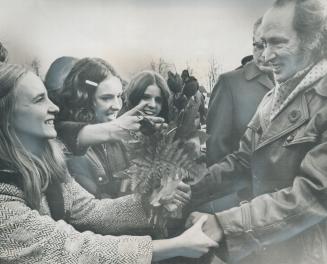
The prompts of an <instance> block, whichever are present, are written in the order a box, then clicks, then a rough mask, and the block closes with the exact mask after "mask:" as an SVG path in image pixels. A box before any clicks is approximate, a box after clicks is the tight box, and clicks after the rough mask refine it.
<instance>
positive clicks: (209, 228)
mask: <svg viewBox="0 0 327 264" xmlns="http://www.w3.org/2000/svg"><path fill="white" fill-rule="evenodd" d="M203 216H206V217H207V220H206V221H205V222H204V223H203V225H202V230H203V232H204V233H205V234H206V235H207V236H208V237H210V238H211V239H212V240H214V241H216V242H217V243H218V242H220V241H221V240H222V239H223V237H224V233H223V229H222V227H221V226H220V224H219V221H218V219H217V216H216V215H214V214H206V213H199V212H193V213H191V214H190V216H189V217H188V218H187V220H186V223H185V227H186V228H189V227H191V226H192V225H194V224H195V223H196V222H198V221H199V219H200V218H201V217H203Z"/></svg>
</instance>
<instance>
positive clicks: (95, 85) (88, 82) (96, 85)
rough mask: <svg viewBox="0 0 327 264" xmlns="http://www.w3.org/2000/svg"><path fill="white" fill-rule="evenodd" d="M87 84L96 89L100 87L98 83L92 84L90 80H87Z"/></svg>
mask: <svg viewBox="0 0 327 264" xmlns="http://www.w3.org/2000/svg"><path fill="white" fill-rule="evenodd" d="M85 83H86V84H89V85H92V86H94V87H98V84H97V83H96V82H92V81H89V80H85Z"/></svg>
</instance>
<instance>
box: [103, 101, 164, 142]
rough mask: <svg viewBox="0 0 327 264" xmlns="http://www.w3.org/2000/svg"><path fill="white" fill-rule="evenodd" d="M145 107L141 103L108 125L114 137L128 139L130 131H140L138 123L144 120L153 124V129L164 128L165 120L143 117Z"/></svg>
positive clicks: (155, 117)
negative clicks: (113, 132)
mask: <svg viewBox="0 0 327 264" xmlns="http://www.w3.org/2000/svg"><path fill="white" fill-rule="evenodd" d="M145 105H146V103H145V102H144V103H141V104H139V105H137V106H135V107H134V108H132V109H131V110H129V111H128V112H126V113H124V114H123V115H122V116H120V117H118V118H117V119H115V120H113V121H111V122H109V123H108V124H110V126H111V127H113V130H114V131H115V134H116V136H117V135H118V137H120V138H122V139H128V138H130V131H133V132H138V131H140V128H141V123H140V122H141V121H142V120H144V119H145V118H146V119H148V120H149V121H150V122H151V124H153V128H154V129H161V128H163V127H166V124H165V123H164V122H165V120H164V119H163V118H161V117H157V116H145V115H143V114H142V110H143V108H144V106H145Z"/></svg>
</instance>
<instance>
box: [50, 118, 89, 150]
mask: <svg viewBox="0 0 327 264" xmlns="http://www.w3.org/2000/svg"><path fill="white" fill-rule="evenodd" d="M86 125H88V124H87V123H85V122H75V121H58V122H56V123H55V126H56V130H57V132H58V138H59V139H60V140H61V141H62V142H63V143H64V144H65V146H66V147H67V149H68V150H69V151H70V152H71V153H73V155H84V154H85V153H86V151H87V149H88V147H81V146H80V145H79V144H78V140H77V137H78V134H79V132H80V131H81V130H82V128H83V127H85V126H86Z"/></svg>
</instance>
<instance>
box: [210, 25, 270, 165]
mask: <svg viewBox="0 0 327 264" xmlns="http://www.w3.org/2000/svg"><path fill="white" fill-rule="evenodd" d="M260 23H261V19H259V20H258V21H256V23H255V24H254V29H253V61H252V62H248V63H247V64H245V65H244V66H243V67H242V68H240V69H237V70H234V71H231V72H227V73H224V74H222V75H221V76H220V78H219V81H218V82H217V84H216V85H215V87H214V89H213V92H212V94H211V97H210V101H209V108H208V115H207V133H208V134H209V136H210V137H209V139H208V141H207V164H208V165H212V164H214V163H215V162H217V161H219V160H220V159H221V158H223V157H224V156H226V155H227V154H230V153H232V152H233V151H234V150H237V149H238V143H239V141H240V139H241V136H242V135H243V133H244V131H245V129H246V125H247V124H248V123H249V122H250V120H251V117H252V116H253V114H254V112H255V110H256V109H257V106H258V104H259V103H260V101H261V99H262V98H263V96H264V95H265V94H266V93H267V92H268V91H269V90H270V89H271V88H272V87H273V82H272V80H271V79H270V78H269V77H268V74H267V71H268V72H269V68H267V65H265V64H264V62H263V59H262V51H263V46H262V43H260V38H259V34H258V32H257V29H258V27H259V25H260Z"/></svg>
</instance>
